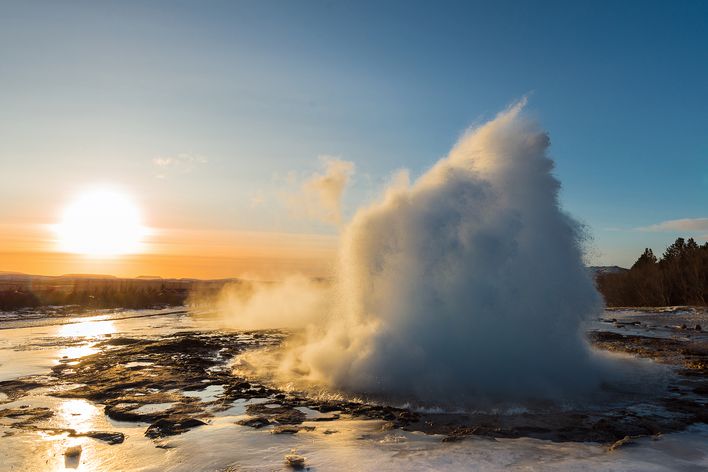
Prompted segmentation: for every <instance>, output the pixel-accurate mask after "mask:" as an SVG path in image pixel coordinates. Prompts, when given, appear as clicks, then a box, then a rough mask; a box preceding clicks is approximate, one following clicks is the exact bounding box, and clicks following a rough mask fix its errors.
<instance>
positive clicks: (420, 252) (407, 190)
mask: <svg viewBox="0 0 708 472" xmlns="http://www.w3.org/2000/svg"><path fill="white" fill-rule="evenodd" d="M523 106H524V103H518V104H516V105H515V106H513V107H511V108H510V109H508V110H506V111H505V112H503V113H501V114H499V115H498V116H497V117H496V118H495V119H494V120H492V121H490V122H488V123H486V124H484V125H483V126H480V127H478V128H476V129H473V130H470V131H469V132H467V133H466V134H465V135H464V136H463V137H462V138H461V139H460V141H459V142H458V143H457V145H456V146H455V147H454V148H453V150H452V151H451V152H450V154H449V155H448V156H447V157H446V158H444V159H442V160H440V161H439V162H437V163H436V164H435V165H434V166H433V167H432V168H431V169H430V170H428V171H427V172H426V173H425V174H424V175H423V176H422V177H420V178H419V179H418V180H417V181H415V182H414V183H412V184H411V183H409V182H408V179H407V178H406V176H405V175H402V176H399V178H397V179H395V183H394V184H392V185H391V186H390V187H389V188H388V190H387V191H386V192H385V194H384V196H383V198H382V199H381V201H380V202H377V203H375V204H373V205H371V206H369V207H368V208H363V209H360V210H359V211H358V212H357V213H356V215H355V216H354V218H353V219H352V221H351V222H350V223H349V224H348V226H347V227H346V228H345V229H344V230H343V234H342V237H341V242H340V250H339V269H338V273H337V277H336V281H335V283H334V286H333V288H332V291H333V293H332V294H331V295H330V296H328V297H327V298H330V299H331V300H335V301H336V302H335V303H332V304H331V305H328V306H327V308H328V310H329V316H328V317H327V320H326V322H322V321H320V322H317V323H311V324H310V325H309V327H308V328H307V329H306V330H305V334H303V335H302V336H300V337H298V338H295V339H294V340H292V341H291V342H290V343H289V344H288V345H287V346H285V347H284V348H283V349H282V351H281V352H280V353H279V358H278V365H279V372H280V374H281V375H282V376H284V377H285V378H286V379H288V380H290V381H292V380H298V379H299V380H305V381H307V382H312V383H316V384H325V385H328V386H330V387H333V388H336V389H341V390H345V391H349V392H355V393H364V394H373V395H381V396H385V397H388V398H405V399H413V400H421V401H427V400H435V401H443V400H442V399H444V400H447V401H450V402H465V403H471V402H482V401H484V400H493V401H498V400H512V401H513V400H517V399H528V398H544V399H547V398H566V397H567V396H571V395H575V394H577V393H579V392H583V391H587V390H588V389H592V387H595V386H596V385H597V383H598V375H596V373H597V369H596V366H595V359H593V358H592V354H591V352H590V350H589V348H588V346H587V345H586V342H585V341H584V340H583V339H582V334H581V323H582V322H583V320H584V319H585V318H586V317H588V316H589V315H591V314H596V313H598V312H599V310H600V309H601V300H600V297H599V295H598V293H597V292H596V290H595V288H594V286H593V282H592V280H591V279H590V276H589V274H588V273H587V271H586V269H585V266H584V264H583V261H582V248H581V244H582V231H581V227H580V226H579V225H578V223H576V222H575V221H574V220H573V219H572V218H571V217H569V216H568V215H567V214H565V213H564V212H563V211H562V210H561V209H560V208H559V203H558V190H559V188H560V184H559V182H558V180H556V178H555V177H554V176H553V174H552V169H553V163H552V161H551V160H550V159H549V157H548V156H547V149H548V146H549V139H548V136H547V135H546V133H545V132H543V131H542V130H541V129H540V128H539V127H538V126H537V125H536V124H535V123H534V122H533V121H532V120H530V119H528V118H526V117H524V116H523V115H522V114H521V111H522V108H523ZM318 306H320V307H321V305H318Z"/></svg>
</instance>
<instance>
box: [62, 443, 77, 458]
mask: <svg viewBox="0 0 708 472" xmlns="http://www.w3.org/2000/svg"><path fill="white" fill-rule="evenodd" d="M80 455H81V445H80V444H79V445H78V446H71V447H69V448H67V449H66V451H64V456H65V457H79V456H80Z"/></svg>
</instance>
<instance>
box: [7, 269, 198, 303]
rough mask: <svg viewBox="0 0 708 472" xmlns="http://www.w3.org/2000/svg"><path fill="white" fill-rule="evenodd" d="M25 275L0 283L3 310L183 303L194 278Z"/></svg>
mask: <svg viewBox="0 0 708 472" xmlns="http://www.w3.org/2000/svg"><path fill="white" fill-rule="evenodd" d="M33 277H34V276H22V277H18V278H17V279H13V278H5V279H4V280H3V281H2V284H0V310H6V311H9V310H17V309H19V308H31V307H41V306H49V305H78V306H81V307H84V308H136V309H137V308H153V307H160V306H176V305H182V304H184V302H185V300H186V299H187V297H188V295H189V291H190V288H191V282H182V281H164V282H163V281H160V280H140V279H81V278H56V279H54V278H43V277H34V278H33Z"/></svg>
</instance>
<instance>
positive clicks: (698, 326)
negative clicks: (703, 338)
mask: <svg viewBox="0 0 708 472" xmlns="http://www.w3.org/2000/svg"><path fill="white" fill-rule="evenodd" d="M695 329H696V331H703V328H702V327H701V325H699V324H697V325H696V328H695Z"/></svg>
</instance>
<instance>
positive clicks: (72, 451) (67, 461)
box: [64, 445, 81, 469]
mask: <svg viewBox="0 0 708 472" xmlns="http://www.w3.org/2000/svg"><path fill="white" fill-rule="evenodd" d="M80 459H81V445H78V446H71V447H70V448H67V450H66V451H64V468H66V469H76V468H77V467H78V466H79V460H80Z"/></svg>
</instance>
